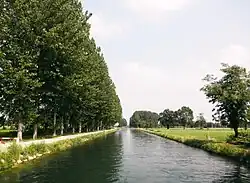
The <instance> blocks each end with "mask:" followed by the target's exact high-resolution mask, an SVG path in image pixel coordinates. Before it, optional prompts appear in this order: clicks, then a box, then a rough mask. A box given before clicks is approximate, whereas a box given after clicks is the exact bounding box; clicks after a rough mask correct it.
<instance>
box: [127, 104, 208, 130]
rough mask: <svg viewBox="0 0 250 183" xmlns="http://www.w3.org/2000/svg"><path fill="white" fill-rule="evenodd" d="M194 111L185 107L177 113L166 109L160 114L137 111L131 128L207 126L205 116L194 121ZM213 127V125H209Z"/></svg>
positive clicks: (131, 119)
mask: <svg viewBox="0 0 250 183" xmlns="http://www.w3.org/2000/svg"><path fill="white" fill-rule="evenodd" d="M193 119H194V116H193V111H192V109H191V108H189V107H187V106H183V107H181V108H180V109H178V110H176V111H172V110H170V109H165V110H164V111H163V112H161V113H160V114H157V113H155V112H151V111H135V112H134V113H133V115H132V116H131V118H130V127H134V128H154V127H160V126H163V127H167V128H170V127H180V126H183V128H186V127H191V128H192V127H199V128H203V127H206V126H207V122H206V120H205V118H204V116H203V114H199V116H197V119H196V121H194V120H193ZM208 126H211V125H208Z"/></svg>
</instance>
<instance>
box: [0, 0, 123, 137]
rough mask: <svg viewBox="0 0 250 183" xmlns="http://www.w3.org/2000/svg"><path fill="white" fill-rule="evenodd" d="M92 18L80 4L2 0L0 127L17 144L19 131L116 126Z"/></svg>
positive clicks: (73, 0) (117, 108) (75, 0)
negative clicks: (8, 129) (10, 131)
mask: <svg viewBox="0 0 250 183" xmlns="http://www.w3.org/2000/svg"><path fill="white" fill-rule="evenodd" d="M90 17H91V14H90V13H88V11H85V10H83V8H82V4H81V1H79V0H43V1H41V0H32V1H31V0H1V2H0V27H1V29H0V121H1V123H2V124H3V125H8V126H13V127H15V128H16V129H17V130H18V138H19V140H22V132H27V133H28V132H33V137H34V138H36V137H37V135H38V133H40V134H41V135H43V134H45V133H51V134H52V133H53V135H54V136H55V135H57V134H58V132H57V131H58V130H59V134H61V135H63V134H64V133H65V132H72V133H75V131H76V130H77V131H78V132H82V131H93V130H98V129H107V128H110V127H111V126H113V125H114V124H115V123H116V122H120V121H121V119H122V108H121V105H120V100H119V97H118V95H117V94H116V91H115V85H114V83H113V81H112V80H111V78H110V76H109V72H108V67H107V64H106V62H105V59H104V56H103V54H102V52H101V49H100V47H98V46H97V45H96V43H95V40H94V39H93V38H91V36H90V24H89V23H88V20H89V18H90ZM23 127H25V129H24V128H23Z"/></svg>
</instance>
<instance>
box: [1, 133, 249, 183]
mask: <svg viewBox="0 0 250 183" xmlns="http://www.w3.org/2000/svg"><path fill="white" fill-rule="evenodd" d="M17 182H20V183H112V182H115V183H196V182H197V183H198V182H199V183H205V182H211V183H249V182H250V172H249V169H246V168H245V167H243V166H240V165H238V164H236V163H235V162H233V161H230V160H228V159H225V158H222V157H218V156H213V155H211V154H209V153H206V152H204V151H202V150H198V149H194V148H191V147H188V146H185V145H183V144H179V143H176V142H173V141H169V140H166V139H163V138H161V137H157V136H154V135H149V134H145V133H143V132H138V131H135V130H130V129H124V130H121V131H119V132H116V133H115V134H112V135H108V136H106V137H104V138H100V139H97V140H95V141H93V142H91V143H88V144H85V145H83V146H81V147H77V148H74V149H71V150H69V151H66V152H62V153H57V154H55V155H52V156H49V157H46V158H43V159H42V160H40V161H35V162H32V163H29V164H28V166H27V165H25V166H24V167H22V168H17V169H14V170H11V171H9V172H6V173H5V174H2V175H0V183H17Z"/></svg>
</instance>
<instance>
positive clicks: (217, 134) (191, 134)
mask: <svg viewBox="0 0 250 183" xmlns="http://www.w3.org/2000/svg"><path fill="white" fill-rule="evenodd" d="M152 130H154V131H158V132H161V133H166V134H168V135H174V136H179V137H187V138H194V139H200V140H207V139H214V140H216V141H218V142H225V141H226V140H227V138H228V136H229V135H232V134H233V133H234V132H233V130H232V129H230V128H210V129H190V128H187V129H182V128H173V129H166V128H154V129H152ZM239 131H245V130H243V129H239ZM248 131H250V130H248Z"/></svg>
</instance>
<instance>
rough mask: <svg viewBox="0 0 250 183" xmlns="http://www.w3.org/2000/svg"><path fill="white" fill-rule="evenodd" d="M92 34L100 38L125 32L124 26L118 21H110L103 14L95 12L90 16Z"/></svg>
mask: <svg viewBox="0 0 250 183" xmlns="http://www.w3.org/2000/svg"><path fill="white" fill-rule="evenodd" d="M89 22H90V24H91V36H93V37H95V38H97V40H100V39H107V38H108V39H110V38H112V37H114V36H120V35H122V34H123V33H124V27H123V26H122V25H120V24H118V23H114V22H110V21H108V19H105V18H104V16H103V15H102V14H99V15H97V14H94V15H93V16H92V17H91V18H90V21H89Z"/></svg>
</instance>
